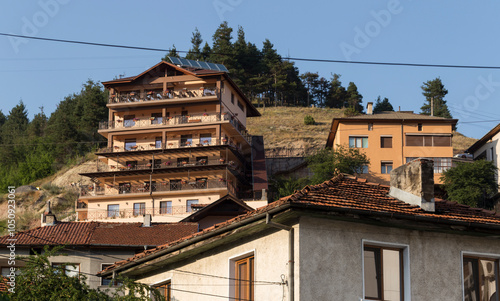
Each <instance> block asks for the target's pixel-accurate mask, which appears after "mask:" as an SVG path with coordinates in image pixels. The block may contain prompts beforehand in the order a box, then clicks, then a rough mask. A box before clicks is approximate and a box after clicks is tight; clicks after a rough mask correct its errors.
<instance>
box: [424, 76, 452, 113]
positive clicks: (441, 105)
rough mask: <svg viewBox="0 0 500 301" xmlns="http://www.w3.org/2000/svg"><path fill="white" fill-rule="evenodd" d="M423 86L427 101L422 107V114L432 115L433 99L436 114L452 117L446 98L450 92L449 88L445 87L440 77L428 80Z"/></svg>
mask: <svg viewBox="0 0 500 301" xmlns="http://www.w3.org/2000/svg"><path fill="white" fill-rule="evenodd" d="M421 88H422V91H423V92H422V95H424V96H425V103H424V105H423V106H422V107H421V108H420V109H421V110H422V112H421V114H424V115H431V100H433V102H434V116H437V117H444V118H452V116H451V113H450V111H449V110H448V105H447V104H446V100H444V97H445V96H446V94H448V90H446V89H445V88H444V85H443V83H442V82H441V79H440V78H439V77H438V78H435V79H433V80H429V81H426V82H425V83H424V84H423V85H422V86H421Z"/></svg>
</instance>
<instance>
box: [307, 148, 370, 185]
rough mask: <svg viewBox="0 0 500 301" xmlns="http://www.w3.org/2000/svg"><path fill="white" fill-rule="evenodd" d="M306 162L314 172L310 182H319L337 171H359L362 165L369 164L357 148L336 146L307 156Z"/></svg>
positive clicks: (337, 172) (351, 172)
mask: <svg viewBox="0 0 500 301" xmlns="http://www.w3.org/2000/svg"><path fill="white" fill-rule="evenodd" d="M307 163H308V167H309V169H310V170H311V171H312V172H313V174H314V175H313V177H312V178H311V181H310V184H319V183H322V182H324V181H327V180H330V179H331V178H332V177H334V176H335V175H337V174H339V173H348V174H354V173H361V171H362V169H363V166H365V165H368V164H370V160H369V159H368V157H367V156H366V155H365V154H364V153H362V152H360V151H359V149H357V148H348V147H345V146H338V147H337V148H335V149H331V148H327V149H322V150H320V151H318V152H317V153H316V154H314V155H312V156H310V157H308V158H307Z"/></svg>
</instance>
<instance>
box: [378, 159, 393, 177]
mask: <svg viewBox="0 0 500 301" xmlns="http://www.w3.org/2000/svg"><path fill="white" fill-rule="evenodd" d="M391 170H392V161H386V162H384V161H382V162H381V164H380V172H381V173H385V174H387V173H391Z"/></svg>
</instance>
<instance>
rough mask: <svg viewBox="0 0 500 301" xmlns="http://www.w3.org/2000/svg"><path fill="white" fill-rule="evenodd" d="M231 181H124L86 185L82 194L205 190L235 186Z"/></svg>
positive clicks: (82, 188) (221, 179)
mask: <svg viewBox="0 0 500 301" xmlns="http://www.w3.org/2000/svg"><path fill="white" fill-rule="evenodd" d="M232 185H233V183H232V182H231V181H226V180H225V179H223V178H219V179H210V180H204V181H196V180H191V181H189V180H181V181H170V182H169V181H165V182H161V183H152V185H151V187H149V184H148V183H145V184H128V183H122V184H119V185H117V186H116V185H115V186H114V187H113V186H111V185H106V188H104V187H103V186H95V187H94V186H93V185H85V186H82V187H81V191H80V196H98V195H120V194H132V193H149V192H150V189H151V192H162V191H187V190H203V189H213V188H228V189H229V188H231V189H232V188H234V187H229V186H232Z"/></svg>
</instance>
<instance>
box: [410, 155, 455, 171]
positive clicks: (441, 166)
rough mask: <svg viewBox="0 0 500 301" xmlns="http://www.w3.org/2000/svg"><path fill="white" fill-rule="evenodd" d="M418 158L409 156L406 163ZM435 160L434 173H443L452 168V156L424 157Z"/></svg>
mask: <svg viewBox="0 0 500 301" xmlns="http://www.w3.org/2000/svg"><path fill="white" fill-rule="evenodd" d="M415 159H417V158H416V157H407V158H406V163H408V162H410V161H413V160H415ZM423 159H429V160H432V161H434V173H443V172H445V171H447V170H448V169H450V168H451V158H423Z"/></svg>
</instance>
